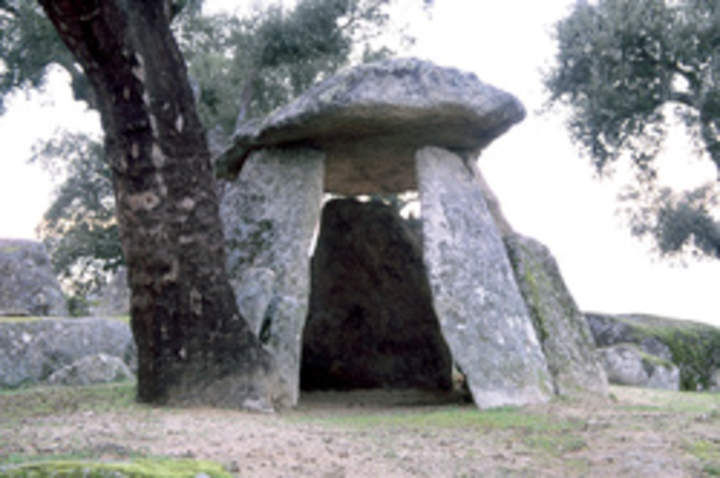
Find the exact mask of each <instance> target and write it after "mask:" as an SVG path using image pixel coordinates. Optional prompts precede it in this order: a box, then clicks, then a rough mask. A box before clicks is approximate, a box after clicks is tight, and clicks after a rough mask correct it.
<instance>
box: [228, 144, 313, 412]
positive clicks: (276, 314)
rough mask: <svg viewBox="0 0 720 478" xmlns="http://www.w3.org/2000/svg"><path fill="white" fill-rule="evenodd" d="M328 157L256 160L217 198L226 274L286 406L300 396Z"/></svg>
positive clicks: (285, 154)
mask: <svg viewBox="0 0 720 478" xmlns="http://www.w3.org/2000/svg"><path fill="white" fill-rule="evenodd" d="M324 170H325V156H324V154H323V153H321V152H319V151H317V150H313V149H307V148H289V149H267V150H261V151H258V152H255V153H253V154H252V155H251V156H250V157H249V158H248V160H247V162H246V163H245V165H244V166H243V169H242V171H241V173H240V175H239V176H238V178H237V179H236V180H235V181H234V182H232V183H230V184H227V185H226V186H225V189H224V191H223V192H222V199H221V205H220V215H221V217H222V220H223V224H224V228H225V241H226V250H227V254H228V257H227V264H228V267H227V269H228V273H229V274H230V277H231V283H232V285H233V288H234V290H235V296H236V299H237V301H238V307H239V308H240V312H241V313H242V314H243V316H244V317H245V318H246V320H247V321H248V323H249V325H250V328H251V329H252V330H253V331H255V333H256V334H257V335H258V336H259V338H260V340H261V341H262V343H263V344H265V346H266V347H267V348H268V349H269V350H270V351H271V352H272V353H273V355H274V356H275V358H276V360H277V364H278V370H279V371H280V376H281V381H282V385H281V386H282V387H283V388H284V389H285V390H284V392H286V398H287V405H288V406H294V405H296V404H297V401H298V395H299V376H300V352H301V346H302V332H303V327H304V324H305V318H306V315H307V309H308V301H309V296H310V258H309V253H310V248H311V247H312V241H313V238H314V235H315V231H316V228H317V225H318V222H319V219H320V208H321V205H322V197H323V181H324Z"/></svg>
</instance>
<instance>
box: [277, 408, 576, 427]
mask: <svg viewBox="0 0 720 478" xmlns="http://www.w3.org/2000/svg"><path fill="white" fill-rule="evenodd" d="M291 420H293V421H295V420H296V421H301V422H312V423H317V424H321V425H327V426H333V427H345V428H376V427H386V428H405V429H411V428H445V429H448V428H449V429H452V428H465V429H468V428H475V429H481V430H505V429H522V430H525V431H527V432H546V431H560V430H571V429H576V428H578V427H580V426H581V423H580V422H579V421H569V420H559V419H557V418H554V417H551V416H548V415H542V414H538V413H531V412H528V411H524V410H523V409H521V408H515V407H501V408H495V409H490V410H478V409H476V408H474V407H464V406H454V407H443V408H440V409H434V410H432V411H423V412H394V413H359V414H348V415H340V416H333V417H297V418H295V417H293V418H291Z"/></svg>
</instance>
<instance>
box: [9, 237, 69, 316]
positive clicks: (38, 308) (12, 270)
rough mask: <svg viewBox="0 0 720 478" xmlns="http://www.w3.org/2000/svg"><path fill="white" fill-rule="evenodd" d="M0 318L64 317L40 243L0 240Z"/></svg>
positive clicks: (62, 300) (62, 299) (64, 308)
mask: <svg viewBox="0 0 720 478" xmlns="http://www.w3.org/2000/svg"><path fill="white" fill-rule="evenodd" d="M0 315H32V316H50V315H60V316H62V315H68V310H67V305H66V303H65V297H64V296H63V293H62V291H61V290H60V284H59V283H58V280H57V278H56V277H55V274H54V273H53V270H52V264H51V263H50V258H49V257H48V254H47V251H46V250H45V246H44V245H43V244H42V243H40V242H37V241H28V240H23V239H0Z"/></svg>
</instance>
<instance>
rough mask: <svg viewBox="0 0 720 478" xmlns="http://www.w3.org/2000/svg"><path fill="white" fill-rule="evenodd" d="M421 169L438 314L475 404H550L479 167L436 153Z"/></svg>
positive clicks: (420, 159)
mask: <svg viewBox="0 0 720 478" xmlns="http://www.w3.org/2000/svg"><path fill="white" fill-rule="evenodd" d="M416 164H417V166H416V167H417V174H418V184H419V188H420V204H421V208H422V211H421V212H422V217H423V239H424V259H425V265H426V268H427V270H428V274H429V277H430V285H431V287H432V293H433V302H434V305H435V311H436V313H437V315H438V318H439V320H440V327H441V329H442V332H443V335H444V336H445V340H446V341H447V343H448V346H449V347H450V350H451V352H452V355H453V358H454V360H455V361H456V362H457V363H458V365H459V366H460V368H461V369H462V371H463V372H464V373H465V375H466V377H467V380H468V384H469V388H470V391H471V393H472V395H473V399H474V400H475V403H476V404H477V406H478V407H480V408H488V407H497V406H502V405H523V404H528V403H537V402H542V401H546V400H548V399H549V398H550V396H551V395H552V381H551V378H550V374H549V372H548V367H547V363H546V361H545V357H544V355H543V353H542V349H541V347H540V344H539V342H538V339H537V337H536V335H535V330H534V329H533V325H532V322H531V319H530V316H529V314H528V311H527V308H526V306H525V302H524V300H523V297H522V295H521V294H520V291H519V290H518V286H517V284H516V283H515V280H514V278H513V272H512V269H511V267H510V263H509V260H508V258H507V254H506V252H505V247H504V245H503V242H502V239H501V237H500V234H499V232H498V230H497V227H496V226H495V222H494V221H493V218H492V216H491V214H490V211H489V210H488V207H487V204H486V202H485V199H484V197H483V192H482V188H481V187H480V184H479V183H478V182H477V181H476V178H475V175H474V173H473V169H472V168H471V167H469V166H468V165H467V164H464V160H463V159H462V158H460V157H459V156H457V155H455V154H453V153H451V152H449V151H447V150H444V149H440V148H435V147H427V148H423V149H421V150H419V151H418V152H417V154H416Z"/></svg>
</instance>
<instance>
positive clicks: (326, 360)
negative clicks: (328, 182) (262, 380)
mask: <svg viewBox="0 0 720 478" xmlns="http://www.w3.org/2000/svg"><path fill="white" fill-rule="evenodd" d="M451 367H452V360H451V358H450V352H449V350H448V348H447V345H446V344H445V340H444V339H443V337H442V334H441V332H440V327H439V324H438V320H437V317H436V315H435V312H434V310H433V307H432V297H431V294H430V285H429V283H428V280H427V275H426V273H425V267H424V266H423V260H422V247H421V243H420V238H419V237H418V236H417V234H415V233H414V232H413V231H412V230H411V229H410V227H408V225H407V224H406V221H404V220H403V219H402V218H401V217H400V216H399V215H398V214H397V212H396V211H395V210H394V209H392V208H391V207H389V206H387V205H385V204H383V203H381V202H379V201H373V202H364V203H363V202H359V201H356V200H354V199H338V200H332V201H329V202H328V203H327V204H326V205H325V208H324V210H323V215H322V223H321V228H320V236H319V238H318V244H317V248H316V250H315V254H314V256H313V260H312V294H311V300H310V312H309V314H308V319H307V323H306V325H305V333H304V339H303V355H302V372H301V373H302V375H301V380H302V386H303V388H304V389H350V388H371V387H396V388H408V387H414V388H424V389H444V390H448V389H450V388H451Z"/></svg>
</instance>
